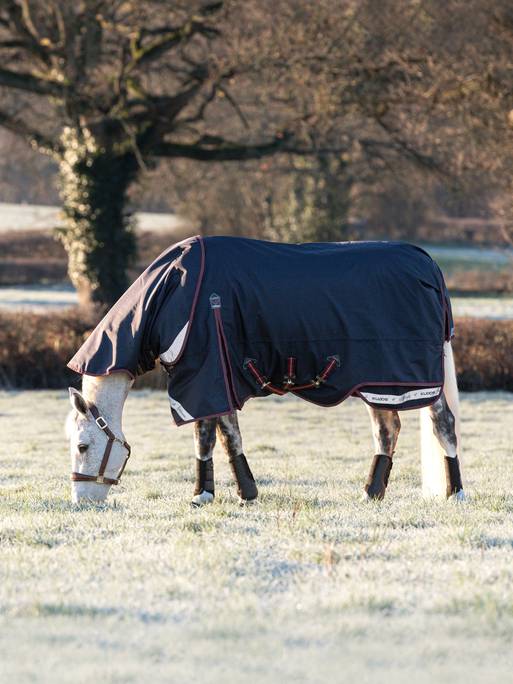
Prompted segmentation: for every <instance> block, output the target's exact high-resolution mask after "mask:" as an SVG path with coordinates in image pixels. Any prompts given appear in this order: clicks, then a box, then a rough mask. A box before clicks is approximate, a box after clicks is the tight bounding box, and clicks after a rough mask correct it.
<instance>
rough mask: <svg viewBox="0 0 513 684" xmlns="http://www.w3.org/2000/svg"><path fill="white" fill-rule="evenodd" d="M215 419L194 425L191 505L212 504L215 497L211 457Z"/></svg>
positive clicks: (214, 440)
mask: <svg viewBox="0 0 513 684" xmlns="http://www.w3.org/2000/svg"><path fill="white" fill-rule="evenodd" d="M216 425H217V418H206V419H204V420H198V421H197V422H196V423H194V447H195V451H196V486H195V487H194V496H193V497H192V501H191V503H192V504H193V506H202V505H203V504H206V503H212V501H213V500H214V495H215V483H214V461H213V460H212V455H213V452H214V447H215V444H216Z"/></svg>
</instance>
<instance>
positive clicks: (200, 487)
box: [194, 458, 215, 497]
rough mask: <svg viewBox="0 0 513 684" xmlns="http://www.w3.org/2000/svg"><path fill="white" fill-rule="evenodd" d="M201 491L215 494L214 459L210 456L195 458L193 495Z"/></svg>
mask: <svg viewBox="0 0 513 684" xmlns="http://www.w3.org/2000/svg"><path fill="white" fill-rule="evenodd" d="M203 492H208V493H209V494H212V497H213V496H215V483H214V461H213V459H212V458H209V459H207V460H206V461H202V460H201V459H199V458H197V459H196V486H195V488H194V496H198V495H200V494H202V493H203Z"/></svg>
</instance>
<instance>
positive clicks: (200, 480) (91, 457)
mask: <svg viewBox="0 0 513 684" xmlns="http://www.w3.org/2000/svg"><path fill="white" fill-rule="evenodd" d="M452 335H453V325H452V315H451V311H450V301H449V297H448V294H447V290H446V288H445V283H444V281H443V276H442V274H441V271H440V269H439V268H438V266H437V265H436V264H435V262H434V261H433V260H432V259H431V257H429V255H428V254H427V253H425V252H424V251H423V250H421V249H420V248H418V247H416V246H412V245H407V244H406V243H395V242H394V243H392V242H365V243H310V244H306V245H280V244H276V243H267V242H263V241H259V240H247V239H245V238H228V237H212V238H201V237H198V236H196V237H194V238H189V239H187V240H184V241H182V242H180V243H177V244H176V245H173V246H172V247H170V248H169V249H168V250H166V251H165V252H163V253H162V254H161V255H160V256H159V257H158V258H157V259H156V260H155V261H154V262H153V263H152V264H151V265H150V266H149V267H148V268H147V269H146V271H144V273H143V274H141V276H140V277H139V278H138V279H137V280H136V281H135V282H134V284H133V285H132V286H131V287H130V288H129V289H128V290H127V292H126V293H125V294H124V295H123V296H122V297H121V298H120V300H119V301H118V302H117V304H115V305H114V307H113V308H112V309H111V311H110V312H109V313H108V314H107V315H106V316H105V317H104V319H103V320H102V321H101V322H100V323H99V324H98V326H97V328H96V329H95V330H94V331H93V333H92V334H91V335H90V336H89V338H88V339H87V340H86V342H85V343H84V344H83V346H82V347H81V348H80V349H79V350H78V352H77V353H76V354H75V356H74V357H73V359H72V360H71V361H70V362H69V364H68V366H69V367H70V368H72V369H73V370H75V371H76V372H78V373H80V374H81V375H82V387H81V391H79V390H77V389H75V388H73V387H70V388H69V396H70V402H71V409H72V410H71V411H70V413H69V415H68V417H67V420H66V434H67V437H68V439H69V442H70V456H71V465H72V475H71V479H72V499H73V501H74V502H79V501H82V500H93V501H104V500H105V499H106V498H107V495H108V493H109V491H110V489H111V487H112V486H114V485H117V484H118V483H119V481H120V478H121V475H122V473H123V471H124V469H125V466H126V464H127V461H128V458H129V456H130V446H129V444H128V442H127V441H126V439H125V435H124V432H123V427H122V415H123V407H124V403H125V400H126V398H127V396H128V393H129V391H130V389H131V387H132V386H133V383H134V379H135V377H136V376H138V375H140V374H142V373H144V372H147V371H148V370H150V369H152V368H153V367H154V365H155V363H156V361H157V360H158V361H160V363H161V364H162V366H163V367H164V368H165V369H166V371H167V372H168V375H169V402H170V408H171V414H172V416H173V418H174V420H175V423H176V424H177V425H182V424H185V423H194V451H195V457H196V459H195V461H196V479H195V488H194V492H193V496H192V500H191V503H192V504H193V505H194V506H202V505H204V504H209V503H212V502H213V501H214V498H215V478H214V462H213V451H214V446H215V444H216V439H219V441H220V443H221V445H222V447H223V450H224V452H225V454H226V456H227V457H228V460H229V463H230V467H231V470H232V473H233V477H234V479H235V482H236V484H237V493H238V496H239V498H240V500H241V502H243V503H247V502H253V501H255V500H256V499H257V497H258V488H257V485H256V482H255V478H254V476H253V473H252V471H251V468H250V466H249V463H248V460H247V458H246V455H245V454H244V449H243V444H242V436H241V432H240V428H239V424H238V420H237V411H238V410H241V409H242V407H243V404H244V403H245V401H246V400H247V399H249V398H251V397H265V396H269V395H270V394H277V395H279V396H282V395H285V394H287V393H289V392H291V393H293V394H295V395H296V396H299V397H301V398H303V399H306V400H308V401H312V402H314V403H317V404H319V405H321V406H333V405H334V404H338V403H340V402H341V401H343V400H344V399H345V398H347V397H348V396H356V397H359V398H360V399H362V400H363V401H364V402H365V403H366V405H367V409H368V412H369V416H370V421H371V427H372V436H373V442H374V452H375V455H374V457H373V460H372V463H371V467H370V471H369V476H368V479H367V481H366V483H365V485H364V491H363V498H364V499H366V500H374V499H376V500H381V499H383V498H384V496H385V491H386V488H387V485H388V481H389V477H390V473H391V469H392V465H393V456H394V453H395V450H396V445H397V440H398V437H399V432H400V429H401V420H400V417H399V413H400V411H402V410H411V409H418V410H419V413H420V432H421V465H422V493H423V495H424V496H436V497H446V498H453V499H455V500H457V501H462V500H464V499H465V494H464V490H463V485H462V480H461V470H460V456H461V439H460V419H459V398H458V388H457V381H456V370H455V364H454V357H453V351H452V344H451V338H452ZM312 376H315V377H313V378H312Z"/></svg>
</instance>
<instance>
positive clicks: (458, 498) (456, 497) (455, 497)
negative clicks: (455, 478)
mask: <svg viewBox="0 0 513 684" xmlns="http://www.w3.org/2000/svg"><path fill="white" fill-rule="evenodd" d="M449 501H455V502H456V503H463V502H464V501H468V498H467V496H466V495H465V492H464V491H463V489H460V491H459V492H456V493H455V494H452V495H451V496H450V497H449Z"/></svg>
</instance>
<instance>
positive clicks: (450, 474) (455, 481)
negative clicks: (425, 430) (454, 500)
mask: <svg viewBox="0 0 513 684" xmlns="http://www.w3.org/2000/svg"><path fill="white" fill-rule="evenodd" d="M445 479H446V482H447V489H446V494H447V498H449V497H450V496H452V495H453V494H457V493H458V492H461V490H462V489H463V485H462V484H461V473H460V462H459V460H458V457H457V456H455V457H454V458H450V457H449V456H446V457H445Z"/></svg>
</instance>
